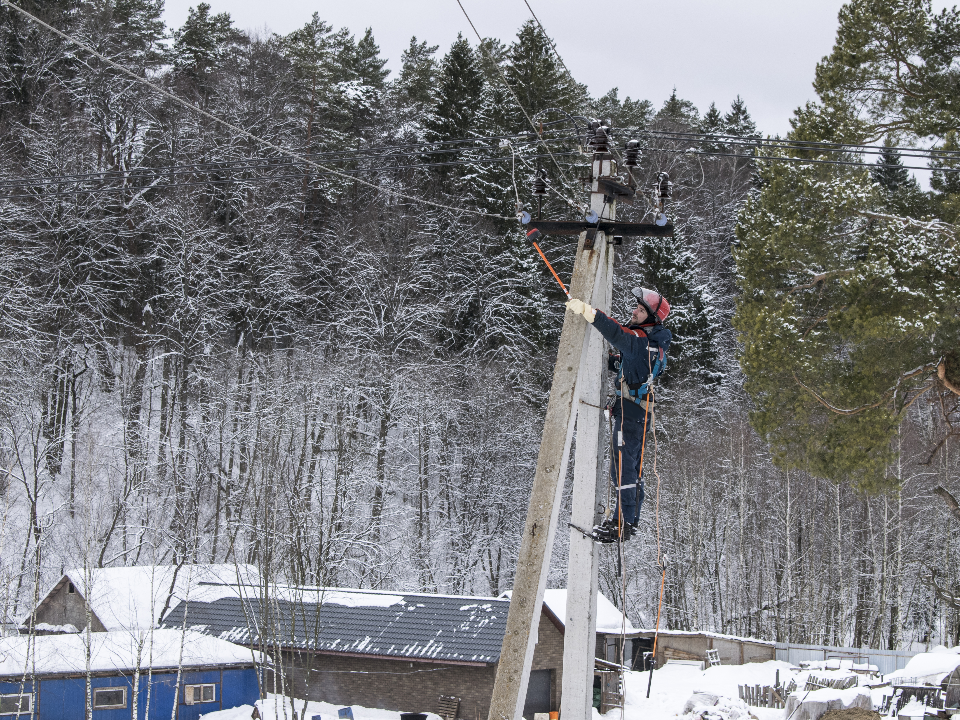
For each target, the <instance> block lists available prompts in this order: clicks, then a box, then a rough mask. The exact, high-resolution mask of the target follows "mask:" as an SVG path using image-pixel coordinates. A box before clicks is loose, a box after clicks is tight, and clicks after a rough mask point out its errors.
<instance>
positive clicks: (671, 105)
mask: <svg viewBox="0 0 960 720" xmlns="http://www.w3.org/2000/svg"><path fill="white" fill-rule="evenodd" d="M656 118H657V120H661V121H666V122H669V123H673V124H676V125H681V126H684V127H687V128H694V127H696V126H697V125H698V124H699V121H700V112H699V111H698V110H697V106H696V105H694V104H693V103H692V102H690V101H689V100H683V99H682V98H680V97H678V96H677V89H676V88H674V89H673V92H672V93H670V97H668V98H667V99H666V101H665V102H664V103H663V107H661V108H660V111H659V112H658V113H657V115H656Z"/></svg>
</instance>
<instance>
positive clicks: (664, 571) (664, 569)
mask: <svg viewBox="0 0 960 720" xmlns="http://www.w3.org/2000/svg"><path fill="white" fill-rule="evenodd" d="M652 394H653V393H652V392H651V395H652ZM653 474H654V477H656V478H657V501H656V503H655V508H656V510H655V512H654V518H655V521H654V525H655V527H656V529H657V564H658V565H659V566H660V593H659V597H658V599H657V624H656V627H655V628H654V631H653V655H652V657H651V660H652V662H651V663H650V679H649V680H648V681H647V697H648V698H649V697H650V686H651V685H653V666H654V664H655V662H656V657H657V640H658V639H659V638H660V613H661V611H662V610H663V588H664V586H665V585H666V581H667V566H666V565H665V564H664V562H663V560H662V551H661V547H660V473H659V472H657V424H656V423H654V424H653Z"/></svg>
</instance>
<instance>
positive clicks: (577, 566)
mask: <svg viewBox="0 0 960 720" xmlns="http://www.w3.org/2000/svg"><path fill="white" fill-rule="evenodd" d="M590 133H591V136H590V138H589V144H590V145H591V147H592V149H593V159H592V165H591V177H590V182H591V197H590V200H591V202H590V210H589V211H588V212H587V214H586V217H585V219H584V221H544V220H536V221H532V222H531V226H532V228H533V229H532V230H531V231H530V232H529V234H528V237H529V238H530V239H531V240H532V241H534V243H536V240H537V238H538V237H539V236H540V235H541V234H560V235H574V234H577V235H579V242H578V244H577V251H576V259H575V262H574V268H573V277H572V279H571V282H570V286H569V288H567V287H565V286H564V285H563V282H562V281H561V280H560V278H559V276H557V275H556V273H554V276H555V277H556V279H557V281H558V282H559V283H560V285H561V287H563V289H564V292H565V293H566V294H567V297H568V298H570V300H568V302H567V309H568V311H567V313H566V314H565V316H564V322H563V330H562V332H561V335H560V345H559V348H558V351H557V362H556V365H555V367H554V374H553V383H552V385H551V389H550V399H549V402H548V404H547V410H546V415H545V419H544V426H543V434H542V438H541V442H540V452H539V456H538V458H537V467H536V472H535V475H534V481H533V489H532V492H531V496H530V503H529V506H528V509H527V519H526V523H525V525H524V531H523V538H522V540H521V545H520V552H519V556H518V558H517V568H516V574H515V580H514V588H513V593H512V596H511V602H510V610H509V613H508V616H507V627H506V632H505V634H504V639H503V645H502V648H501V652H500V661H499V663H498V666H497V676H496V681H495V683H494V690H493V698H492V701H491V704H490V714H489V720H519V718H520V717H521V715H522V712H523V704H524V700H525V699H526V691H527V682H528V680H529V675H530V665H531V662H532V660H533V650H534V646H535V645H536V640H537V632H536V630H537V624H538V622H539V617H540V608H541V604H542V602H543V594H544V590H545V589H546V580H547V572H548V569H549V565H550V551H551V549H552V546H553V541H554V537H555V534H556V528H557V522H558V515H559V510H560V499H561V494H562V491H563V478H564V477H565V476H566V469H567V460H568V457H569V454H570V447H571V444H572V439H573V430H574V425H575V424H576V425H577V427H578V433H577V458H576V460H575V463H574V490H573V504H574V510H573V516H572V518H571V538H570V540H571V542H570V567H569V576H570V579H569V582H568V599H567V612H566V616H567V617H566V618H565V621H566V627H565V633H564V635H565V638H564V645H565V650H564V682H563V695H562V700H561V703H562V707H563V708H564V713H565V715H567V714H569V716H570V717H572V718H577V719H578V720H579V718H584V720H586V719H588V718H589V717H590V707H591V703H592V687H593V656H594V645H593V643H594V640H593V638H594V637H595V628H596V607H597V557H596V547H597V545H596V542H597V540H598V539H606V535H605V533H606V530H602V532H600V533H599V534H597V533H595V532H594V531H593V530H591V528H592V527H593V524H594V521H595V519H596V507H597V503H596V485H597V483H596V480H597V461H598V454H599V452H598V451H599V428H600V408H601V391H602V388H601V380H602V369H603V364H602V354H603V343H602V340H601V337H600V333H596V332H592V331H590V332H589V333H588V330H589V327H588V325H589V324H590V323H588V322H586V321H585V320H586V319H587V317H586V316H587V315H589V316H590V317H589V319H590V320H591V321H592V322H593V323H596V322H597V318H598V317H600V316H601V315H602V317H603V318H606V322H607V323H611V324H612V325H611V327H613V326H615V327H616V328H618V332H622V333H626V332H627V329H624V328H622V327H621V326H619V325H617V324H616V323H615V322H614V321H613V320H610V319H609V318H607V316H606V311H608V310H609V306H610V302H611V296H612V287H613V255H614V248H615V245H616V244H618V243H619V242H621V241H622V238H623V237H625V236H638V235H670V234H672V233H673V227H672V226H671V225H669V224H668V223H666V222H665V216H663V218H661V216H662V215H663V213H662V210H661V212H660V213H659V214H656V215H655V219H656V220H657V222H655V223H618V222H616V205H617V202H618V200H627V201H631V200H632V199H633V198H634V197H635V196H637V195H638V194H639V193H638V191H637V187H636V183H635V181H634V180H633V176H632V174H631V170H630V166H631V165H633V166H635V165H636V164H637V158H638V153H632V154H629V153H628V156H627V159H626V163H625V165H626V173H627V176H628V178H629V179H625V178H623V177H621V176H620V175H619V173H618V168H617V158H616V157H615V155H614V154H613V153H612V152H611V148H610V140H609V129H608V128H606V127H604V126H603V125H602V124H601V123H599V122H593V123H591V125H590ZM633 148H636V145H634V146H633ZM540 179H541V180H542V177H540ZM528 218H529V215H528V214H524V217H523V219H524V220H527V219H528ZM536 249H537V250H538V252H540V253H541V256H542V257H543V259H544V261H546V256H544V255H543V253H542V251H540V248H539V245H537V246H536ZM547 264H548V266H549V263H547ZM550 269H551V272H553V269H552V268H550ZM667 307H668V306H666V304H665V303H663V305H661V306H660V307H658V308H651V309H652V310H654V312H653V313H651V316H654V315H656V314H657V312H656V311H657V310H663V309H664V308H667ZM595 308H597V309H598V311H595V310H594V309H595ZM601 326H604V327H606V326H605V325H604V322H603V320H601ZM597 329H601V327H600V326H598V327H597ZM612 334H615V333H612ZM639 334H640V333H636V334H633V335H631V337H633V338H634V339H637V340H639ZM604 335H606V333H604ZM631 342H632V341H631ZM648 344H652V343H648ZM630 347H631V350H630V352H633V350H634V348H633V346H632V345H631V346H630ZM665 349H666V348H664V350H665ZM646 379H648V380H649V379H650V377H649V373H648V375H647V376H646ZM625 382H626V385H625V387H627V391H628V400H629V401H630V402H633V399H632V396H629V392H630V391H631V390H639V389H640V387H641V385H642V383H640V384H636V387H633V385H634V384H635V383H633V380H632V376H631V377H627V378H626V380H625ZM635 395H636V393H635ZM645 399H646V398H645ZM649 411H650V407H649V406H647V407H645V408H644V409H643V412H645V413H646V412H649ZM637 482H639V477H637ZM636 487H637V483H636V482H634V488H636ZM623 490H624V489H621V491H620V493H618V494H619V496H620V497H619V498H618V500H619V502H618V510H617V513H616V515H619V516H623V517H626V513H627V512H628V511H627V502H626V499H627V498H625V497H624V496H623ZM634 492H636V490H634ZM622 525H623V523H621V527H622ZM616 539H617V540H622V531H621V532H620V534H619V535H618V536H617V538H616ZM568 679H569V682H568Z"/></svg>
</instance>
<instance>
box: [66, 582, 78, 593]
mask: <svg viewBox="0 0 960 720" xmlns="http://www.w3.org/2000/svg"><path fill="white" fill-rule="evenodd" d="M76 591H77V589H76V588H75V587H74V586H73V583H70V584H69V585H67V592H68V593H70V594H71V595H73V594H74V593H75V592H76Z"/></svg>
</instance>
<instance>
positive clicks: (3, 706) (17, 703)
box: [0, 692, 33, 715]
mask: <svg viewBox="0 0 960 720" xmlns="http://www.w3.org/2000/svg"><path fill="white" fill-rule="evenodd" d="M31 712H33V693H26V692H25V693H14V694H13V695H0V715H29V714H30V713H31Z"/></svg>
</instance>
